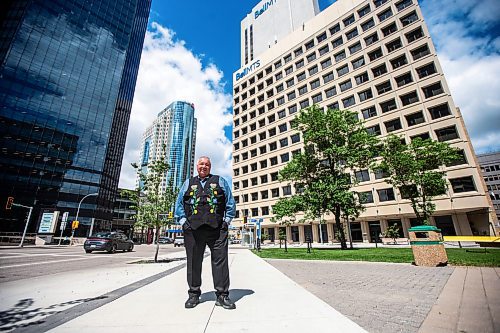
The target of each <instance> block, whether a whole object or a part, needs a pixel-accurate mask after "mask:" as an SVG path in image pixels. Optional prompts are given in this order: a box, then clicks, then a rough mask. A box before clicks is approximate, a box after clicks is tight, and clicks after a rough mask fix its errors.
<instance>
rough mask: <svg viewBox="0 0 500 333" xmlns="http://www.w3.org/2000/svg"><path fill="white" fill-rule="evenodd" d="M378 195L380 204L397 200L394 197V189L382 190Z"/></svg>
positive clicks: (378, 191)
mask: <svg viewBox="0 0 500 333" xmlns="http://www.w3.org/2000/svg"><path fill="white" fill-rule="evenodd" d="M377 193H378V200H379V201H380V202H384V201H393V200H396V198H395V197H394V190H393V189H392V188H384V189H381V190H377Z"/></svg>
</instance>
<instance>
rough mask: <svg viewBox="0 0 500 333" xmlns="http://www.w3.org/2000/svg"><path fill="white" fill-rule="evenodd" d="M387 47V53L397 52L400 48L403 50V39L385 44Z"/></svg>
mask: <svg viewBox="0 0 500 333" xmlns="http://www.w3.org/2000/svg"><path fill="white" fill-rule="evenodd" d="M385 46H386V47H387V52H389V53H390V52H392V51H395V50H397V49H399V48H401V47H402V46H403V44H401V38H399V37H398V38H396V39H395V40H393V41H392V42H389V43H387V44H385Z"/></svg>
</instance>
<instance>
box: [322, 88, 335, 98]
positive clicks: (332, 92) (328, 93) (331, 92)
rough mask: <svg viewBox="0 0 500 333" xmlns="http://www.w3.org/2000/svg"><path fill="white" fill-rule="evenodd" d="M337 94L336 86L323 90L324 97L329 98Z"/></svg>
mask: <svg viewBox="0 0 500 333" xmlns="http://www.w3.org/2000/svg"><path fill="white" fill-rule="evenodd" d="M335 95H337V87H335V86H333V87H331V88H329V89H327V90H325V96H326V98H330V97H332V96H335Z"/></svg>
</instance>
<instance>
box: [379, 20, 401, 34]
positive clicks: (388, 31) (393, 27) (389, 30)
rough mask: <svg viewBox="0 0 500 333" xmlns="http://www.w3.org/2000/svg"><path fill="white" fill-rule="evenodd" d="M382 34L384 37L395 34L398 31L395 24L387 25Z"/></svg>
mask: <svg viewBox="0 0 500 333" xmlns="http://www.w3.org/2000/svg"><path fill="white" fill-rule="evenodd" d="M381 30H382V34H383V35H384V37H387V36H389V35H391V34H393V33H395V32H396V31H398V27H397V26H396V23H394V22H393V23H391V24H389V25H388V26H386V27H383V28H382V29H381Z"/></svg>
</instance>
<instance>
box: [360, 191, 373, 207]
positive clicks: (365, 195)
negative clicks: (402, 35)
mask: <svg viewBox="0 0 500 333" xmlns="http://www.w3.org/2000/svg"><path fill="white" fill-rule="evenodd" d="M358 198H359V203H362V204H368V203H373V193H372V191H366V192H359V193H358Z"/></svg>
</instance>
